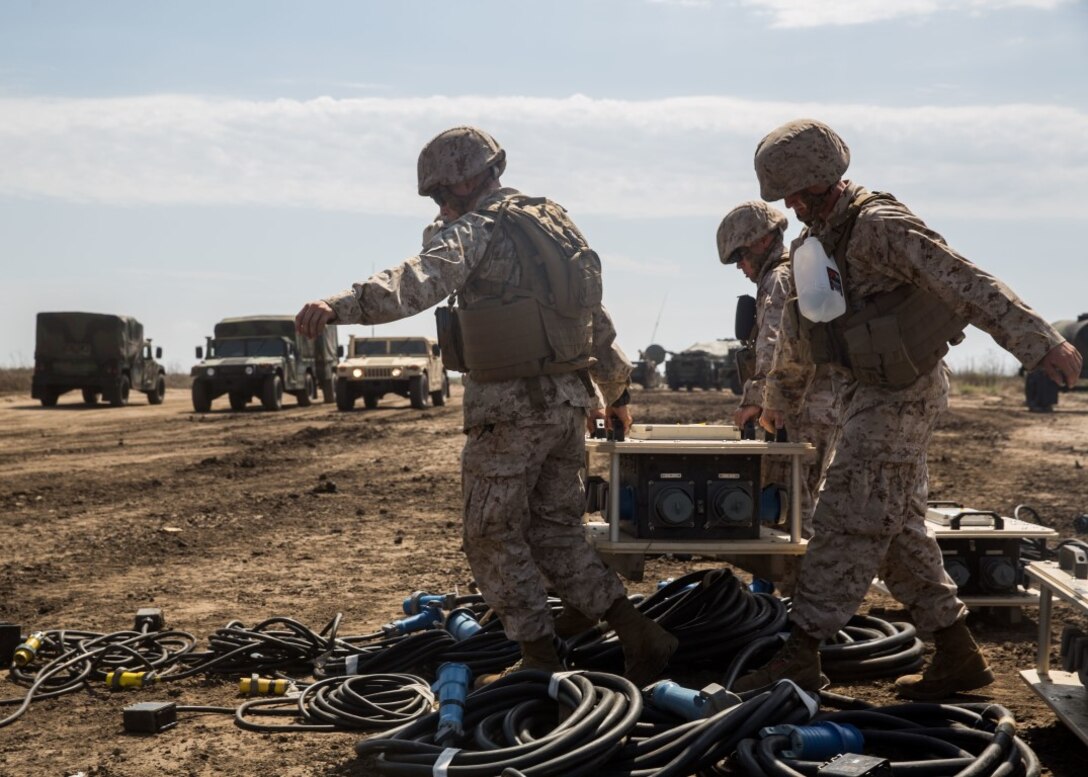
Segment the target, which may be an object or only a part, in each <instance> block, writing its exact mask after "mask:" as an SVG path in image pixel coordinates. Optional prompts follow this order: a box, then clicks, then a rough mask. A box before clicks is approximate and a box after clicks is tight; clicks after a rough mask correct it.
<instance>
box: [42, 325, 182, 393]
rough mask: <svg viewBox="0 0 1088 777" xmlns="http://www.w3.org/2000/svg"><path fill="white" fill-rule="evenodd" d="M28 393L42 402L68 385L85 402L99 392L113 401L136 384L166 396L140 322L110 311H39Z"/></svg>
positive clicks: (161, 371)
mask: <svg viewBox="0 0 1088 777" xmlns="http://www.w3.org/2000/svg"><path fill="white" fill-rule="evenodd" d="M36 335H37V339H36V343H35V346H34V377H33V379H32V382H31V388H30V396H31V397H33V398H34V399H38V400H41V403H42V405H43V406H45V407H53V406H54V405H56V404H57V398H58V397H59V396H60V395H61V394H64V393H65V392H68V391H75V390H79V391H82V392H83V401H84V402H85V403H86V404H88V405H96V404H98V400H99V398H102V399H104V400H105V401H106V402H109V403H110V404H111V405H113V406H114V407H122V406H124V405H127V404H128V398H129V393H130V392H131V391H132V390H133V389H135V390H136V391H142V392H143V393H144V394H146V395H147V401H148V402H149V403H151V404H152V405H158V404H160V403H161V402H162V401H163V398H164V397H165V396H166V371H165V370H164V369H163V368H162V365H160V364H159V363H158V362H157V361H156V359H161V358H162V348H155V349H154V355H152V348H151V341H150V340H146V339H144V327H143V324H141V323H140V322H139V321H137V320H136V319H135V318H132V317H131V316H115V315H111V314H108V313H78V312H68V313H39V314H38V322H37V333H36Z"/></svg>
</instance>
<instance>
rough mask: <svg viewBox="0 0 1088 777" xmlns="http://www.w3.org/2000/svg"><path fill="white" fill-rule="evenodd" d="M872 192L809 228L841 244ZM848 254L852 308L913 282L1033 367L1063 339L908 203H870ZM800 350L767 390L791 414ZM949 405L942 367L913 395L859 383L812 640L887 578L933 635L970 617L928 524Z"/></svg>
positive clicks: (858, 190) (805, 597) (796, 612)
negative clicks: (941, 426)
mask: <svg viewBox="0 0 1088 777" xmlns="http://www.w3.org/2000/svg"><path fill="white" fill-rule="evenodd" d="M865 194H867V192H866V191H865V190H864V189H862V187H860V186H857V185H856V184H850V183H848V184H847V187H846V190H845V191H844V192H843V194H842V196H841V197H840V198H839V200H838V201H837V203H836V205H835V207H834V208H833V210H832V212H831V214H830V215H829V216H828V218H827V220H826V221H822V222H818V223H816V224H815V225H814V226H813V228H812V229H811V230H810V233H811V234H813V235H815V236H816V237H819V238H820V239H821V241H822V242H824V243H825V245H834V244H835V243H836V242H837V240H838V235H836V232H837V231H838V232H841V231H843V229H844V223H846V222H847V220H848V216H849V209H850V206H851V204H852V203H853V202H854V201H856V200H858V199H859V196H864V195H865ZM845 256H846V257H847V262H846V266H845V267H843V268H841V269H842V270H843V276H844V277H845V284H844V288H845V296H846V300H847V304H848V306H850V307H851V308H853V307H854V305H860V304H861V302H862V301H863V300H866V299H867V298H870V297H872V296H873V295H877V294H880V293H883V292H888V291H891V290H892V289H894V288H896V287H899V286H901V285H903V284H911V285H913V286H915V287H918V288H920V289H922V290H924V291H925V292H927V293H929V294H930V295H933V296H934V297H935V298H937V299H938V300H940V301H941V302H942V303H943V304H945V305H947V306H948V307H949V308H951V309H952V310H953V311H954V312H955V313H956V314H957V315H959V316H960V317H961V318H963V319H965V320H966V321H968V322H970V323H972V324H974V325H975V326H977V327H979V328H980V329H982V330H984V331H986V332H987V333H989V334H990V335H991V336H993V338H994V339H995V340H996V341H997V342H998V344H1000V345H1001V346H1002V347H1003V348H1005V349H1006V350H1008V351H1010V352H1011V353H1012V354H1013V355H1015V356H1016V357H1017V358H1018V359H1020V361H1021V362H1023V363H1024V364H1025V365H1026V366H1029V367H1033V366H1035V365H1036V364H1038V363H1039V361H1040V360H1041V359H1042V358H1043V357H1044V356H1045V355H1046V353H1047V352H1048V351H1049V350H1050V349H1051V348H1052V347H1054V346H1055V345H1057V344H1058V343H1060V342H1061V341H1062V338H1061V337H1060V335H1058V333H1057V332H1056V331H1055V330H1054V329H1053V327H1051V326H1050V325H1049V324H1047V323H1046V322H1045V321H1043V320H1042V319H1041V318H1040V317H1039V316H1038V315H1037V314H1036V313H1035V312H1034V311H1032V310H1031V309H1030V308H1029V307H1027V305H1025V304H1024V303H1023V302H1022V301H1021V300H1020V299H1019V298H1018V297H1017V296H1016V295H1015V294H1014V293H1013V292H1012V290H1010V289H1009V288H1008V287H1007V286H1005V284H1003V283H1002V282H1001V281H999V280H997V279H996V278H994V277H993V276H991V275H989V274H988V273H986V272H984V271H983V270H981V269H980V268H978V267H976V266H975V265H974V264H972V263H971V262H969V261H967V260H966V259H964V258H963V257H961V256H960V255H959V254H957V253H956V252H955V251H953V250H952V249H950V248H949V247H948V246H947V245H946V244H945V242H944V240H943V238H941V237H940V235H938V234H937V233H935V232H933V231H932V230H930V229H929V228H928V227H926V226H925V224H924V223H922V221H921V220H920V219H919V218H917V217H916V216H915V215H913V214H912V213H911V212H910V211H909V210H908V209H907V208H906V207H905V206H903V205H902V204H900V203H898V202H894V201H889V200H878V201H873V202H871V203H869V204H866V205H864V206H863V207H862V209H861V211H860V213H859V215H858V217H857V221H856V223H855V225H854V227H853V231H852V233H851V234H850V237H849V241H848V242H847V244H846V247H845ZM840 264H841V263H840ZM798 346H799V344H798V343H797V342H791V339H790V338H789V337H784V338H783V340H782V345H781V346H780V347H779V349H778V351H777V352H776V355H775V365H774V367H773V368H772V370H771V373H770V375H769V376H768V390H767V392H766V395H767V407H769V408H771V409H778V410H783V411H786V410H788V404H787V403H786V401H785V399H784V397H783V396H782V394H781V392H779V391H778V388H777V385H776V377H777V374H778V372H779V371H780V370H782V369H785V370H788V369H789V367H788V365H789V363H790V362H791V361H793V360H794V359H796V358H797V353H796V350H798V349H799V348H798ZM802 350H803V349H802ZM947 404H948V372H947V368H946V367H945V366H944V363H943V362H939V363H938V364H937V365H936V366H935V367H934V368H933V369H932V370H930V371H929V372H928V373H927V374H925V375H922V376H921V377H919V378H918V379H917V380H915V381H914V382H913V383H912V384H911V385H909V386H908V387H906V388H900V389H892V388H887V387H882V386H879V385H873V384H866V383H862V382H857V381H855V382H853V383H852V384H851V385H850V386H849V387H848V389H847V393H846V396H845V397H844V404H843V409H842V420H841V429H840V435H839V439H838V442H837V445H836V448H835V452H834V455H833V457H832V459H831V462H830V464H829V466H828V468H827V471H826V473H825V482H824V484H823V487H822V489H821V490H820V492H819V495H818V498H817V504H816V510H815V515H814V523H815V529H816V533H815V537H814V538H813V539H812V540H811V542H810V543H809V545H808V550H807V552H806V555H805V557H804V560H803V565H802V570H801V578H800V582H799V586H798V589H797V591H796V592H795V593H794V597H793V609H792V614H791V618H792V620H793V621H794V622H795V623H797V624H798V625H799V626H800V627H801V628H802V629H803V630H804V631H805V632H806V633H808V634H810V635H812V636H813V637H818V638H827V637H830V636H831V635H832V634H834V633H835V632H836V631H837V630H838V629H840V628H841V627H842V626H843V625H844V624H845V623H846V621H847V620H848V619H849V618H850V616H851V615H853V614H854V613H855V612H856V610H857V607H858V605H859V604H860V603H861V602H862V600H863V599H864V597H865V594H866V591H867V590H868V588H869V585H870V584H871V582H872V580H873V578H874V577H876V576H878V575H879V576H880V577H882V578H883V579H884V581H885V583H886V584H887V585H888V588H889V590H890V591H891V593H892V595H893V596H895V598H896V599H898V600H899V601H901V602H903V603H904V604H906V605H907V606H908V607H909V608H910V610H911V615H912V617H913V619H914V622H915V623H916V625H917V626H918V627H919V628H920V629H922V630H924V631H936V630H938V629H944V628H946V627H948V626H950V625H951V624H953V623H955V622H956V621H958V620H959V619H960V618H961V617H962V616H963V615H964V614H965V612H966V609H965V607H964V605H963V602H961V601H960V600H959V599H958V598H957V596H956V586H955V584H954V583H953V582H952V580H951V579H950V578H949V577H948V575H947V574H946V573H945V571H944V566H943V563H942V558H941V552H940V548H939V547H938V545H937V542H936V539H935V538H934V536H933V534H932V533H931V532H928V531H927V529H926V525H925V510H926V497H927V494H928V472H927V467H926V449H927V447H928V445H929V440H930V437H931V435H932V432H933V428H934V425H935V423H936V420H937V417H938V415H939V414H940V413H941V411H942V410H944V409H945V408H946V407H947Z"/></svg>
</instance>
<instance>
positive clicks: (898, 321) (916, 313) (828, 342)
mask: <svg viewBox="0 0 1088 777" xmlns="http://www.w3.org/2000/svg"><path fill="white" fill-rule="evenodd" d="M873 202H887V203H897V202H898V201H897V200H896V199H895V198H894V197H893V196H892V195H890V194H885V193H883V192H873V193H869V194H865V195H862V196H859V197H858V198H857V199H855V200H854V201H853V202H852V203H851V204H850V209H849V211H848V215H847V218H846V221H845V222H844V223H843V224H842V225H841V226H840V227H838V229H836V230H835V232H833V233H832V235H830V236H829V237H828V238H826V239H823V238H822V239H821V241H820V242H821V243H822V244H823V246H824V250H825V251H827V252H828V253H829V254H830V255H832V256H834V258H835V261H836V262H837V263H838V265H839V270H840V271H841V272H842V274H843V279H844V288H845V287H846V279H847V278H849V266H848V262H847V259H846V248H847V246H848V245H849V243H850V236H851V235H852V233H853V231H854V225H855V223H856V222H857V218H858V214H859V213H860V212H861V209H862V208H863V207H865V206H866V205H868V204H870V203H873ZM805 236H807V230H806V234H803V235H802V238H804V237H805ZM793 304H794V313H795V315H796V316H797V321H798V323H799V330H800V335H801V343H802V348H803V349H807V350H808V352H809V354H810V356H811V358H812V361H813V362H814V363H816V364H840V365H842V366H843V367H846V368H847V369H848V370H850V372H852V373H853V375H854V377H855V378H856V379H857V380H858V382H859V383H865V384H868V385H873V386H883V387H885V388H891V389H901V388H906V387H907V386H910V385H911V384H912V383H914V382H915V381H916V380H917V379H918V378H920V377H921V376H922V375H926V374H928V373H929V372H930V371H931V370H933V368H934V367H936V366H937V364H938V362H940V360H941V359H942V358H943V357H944V355H945V354H946V353H948V346H949V344H950V343H951V344H953V345H955V344H956V343H959V342H960V341H962V340H963V330H964V328H965V327H966V326H967V321H965V320H964V319H962V318H960V317H959V316H958V315H957V314H956V313H955V312H954V311H953V310H952V309H951V308H949V307H948V306H947V305H945V304H944V303H943V302H941V301H940V300H938V299H936V298H935V297H934V296H933V295H932V294H929V293H928V292H926V291H925V290H923V289H921V288H919V287H917V286H914V285H912V284H909V283H905V284H903V285H901V286H898V287H896V288H894V289H892V290H890V291H887V292H883V293H880V294H874V295H872V296H870V297H868V298H865V299H862V300H851V299H850V298H849V296H847V312H846V313H845V314H844V315H842V316H840V317H839V318H836V319H834V320H832V321H828V322H826V323H822V324H818V323H813V322H812V321H809V320H808V319H806V318H805V317H804V316H802V315H801V314H800V311H799V310H797V303H796V300H794V303H793Z"/></svg>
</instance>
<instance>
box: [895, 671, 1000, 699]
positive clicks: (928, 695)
mask: <svg viewBox="0 0 1088 777" xmlns="http://www.w3.org/2000/svg"><path fill="white" fill-rule="evenodd" d="M994 679H995V678H994V673H993V672H992V671H990V670H989V669H984V670H982V671H981V672H976V673H975V674H973V675H971V676H969V677H966V678H962V679H961V680H960V682H958V683H956V687H955V688H941V689H940V692H939V693H938V692H937V691H930V692H926V691H924V690H920V689H918V688H912V687H911V686H901V685H899V683H896V684H895V690H896V692H897V693H898V694H899V695H900V696H902V697H903V698H904V699H910V700H911V701H939V700H941V699H947V698H949V697H951V696H955V695H956V694H957V693H966V692H967V691H977V690H978V689H979V688H985V687H986V686H988V685H992V684H993V682H994Z"/></svg>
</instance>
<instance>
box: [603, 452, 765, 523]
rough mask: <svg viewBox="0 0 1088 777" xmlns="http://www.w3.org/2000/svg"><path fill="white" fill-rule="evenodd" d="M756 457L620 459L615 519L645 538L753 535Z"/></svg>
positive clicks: (757, 476) (757, 491)
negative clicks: (618, 504) (617, 502)
mask: <svg viewBox="0 0 1088 777" xmlns="http://www.w3.org/2000/svg"><path fill="white" fill-rule="evenodd" d="M761 459H762V457H761V456H752V455H729V456H720V455H705V454H699V455H694V454H666V453H660V454H658V453H649V454H643V455H638V456H624V457H622V458H621V459H620V520H621V521H624V522H626V524H627V526H629V527H631V528H633V529H634V531H635V535H636V536H637V537H640V538H645V539H658V540H668V539H758V538H759V494H760V482H761V481H760V475H761V470H760V466H761V464H760V462H761Z"/></svg>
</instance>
